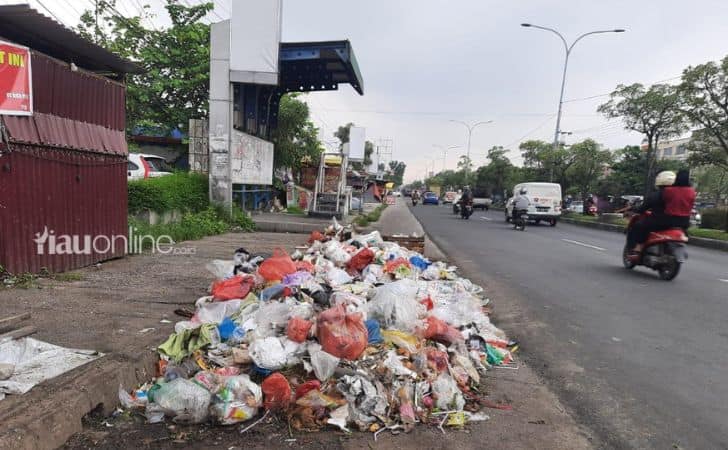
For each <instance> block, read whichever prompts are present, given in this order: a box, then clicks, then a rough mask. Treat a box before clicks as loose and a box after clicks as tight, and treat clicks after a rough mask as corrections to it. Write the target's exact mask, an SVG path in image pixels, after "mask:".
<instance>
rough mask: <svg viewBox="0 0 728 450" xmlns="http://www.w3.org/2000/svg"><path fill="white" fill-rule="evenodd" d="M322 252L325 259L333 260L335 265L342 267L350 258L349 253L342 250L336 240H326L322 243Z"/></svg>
mask: <svg viewBox="0 0 728 450" xmlns="http://www.w3.org/2000/svg"><path fill="white" fill-rule="evenodd" d="M323 252H324V256H325V257H326V259H328V260H329V261H331V262H333V263H334V264H335V265H336V266H337V267H344V266H346V264H347V263H348V262H349V260H350V259H351V255H350V254H348V253H347V252H346V250H344V248H343V247H342V246H341V243H340V242H338V241H333V240H332V241H328V242H327V243H325V244H324V245H323Z"/></svg>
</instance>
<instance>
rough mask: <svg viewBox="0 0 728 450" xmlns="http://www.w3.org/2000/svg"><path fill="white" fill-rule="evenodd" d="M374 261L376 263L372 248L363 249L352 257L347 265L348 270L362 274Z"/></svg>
mask: <svg viewBox="0 0 728 450" xmlns="http://www.w3.org/2000/svg"><path fill="white" fill-rule="evenodd" d="M372 261H374V252H373V251H372V250H371V249H370V248H363V249H361V250H359V252H357V254H355V255H354V256H352V257H351V259H350V260H349V262H348V263H347V264H346V268H347V269H349V270H356V271H357V272H361V271H362V270H364V268H365V267H366V266H368V265H369V264H371V262H372Z"/></svg>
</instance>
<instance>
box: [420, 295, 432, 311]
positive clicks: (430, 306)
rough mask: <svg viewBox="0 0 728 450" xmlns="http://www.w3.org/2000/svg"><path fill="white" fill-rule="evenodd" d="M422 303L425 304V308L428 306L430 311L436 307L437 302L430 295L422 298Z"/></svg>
mask: <svg viewBox="0 0 728 450" xmlns="http://www.w3.org/2000/svg"><path fill="white" fill-rule="evenodd" d="M420 304H421V305H425V308H427V310H428V311H431V310H432V309H433V308H434V307H435V303H433V301H432V298H430V297H429V296H428V297H427V298H424V299H422V300H420Z"/></svg>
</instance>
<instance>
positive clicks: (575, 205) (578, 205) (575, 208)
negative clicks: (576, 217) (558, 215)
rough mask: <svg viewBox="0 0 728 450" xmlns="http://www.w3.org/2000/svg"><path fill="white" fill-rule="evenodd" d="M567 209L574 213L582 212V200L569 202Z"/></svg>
mask: <svg viewBox="0 0 728 450" xmlns="http://www.w3.org/2000/svg"><path fill="white" fill-rule="evenodd" d="M567 210H568V211H569V212H572V213H576V214H584V202H571V204H570V205H569V207H568V208H567Z"/></svg>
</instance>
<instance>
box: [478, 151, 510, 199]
mask: <svg viewBox="0 0 728 450" xmlns="http://www.w3.org/2000/svg"><path fill="white" fill-rule="evenodd" d="M507 153H508V150H506V149H505V148H503V147H492V148H491V149H490V150H488V164H486V165H485V166H481V167H479V168H478V170H477V171H476V174H475V175H476V177H475V186H476V188H477V189H478V190H483V191H485V192H486V194H489V195H491V196H498V197H499V196H501V195H502V194H503V191H504V190H506V189H507V184H508V182H509V180H510V179H511V177H512V175H513V173H514V169H515V167H514V166H513V164H511V161H510V160H509V159H508V157H507V156H506V154H507Z"/></svg>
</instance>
